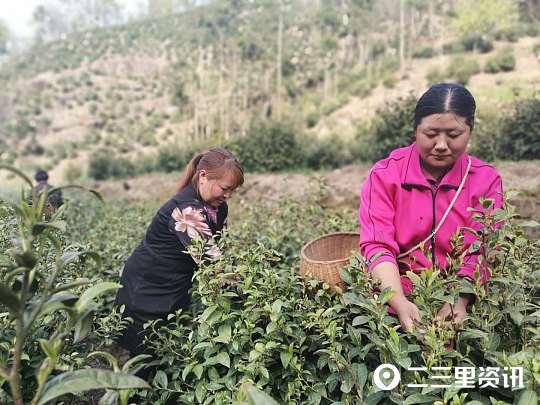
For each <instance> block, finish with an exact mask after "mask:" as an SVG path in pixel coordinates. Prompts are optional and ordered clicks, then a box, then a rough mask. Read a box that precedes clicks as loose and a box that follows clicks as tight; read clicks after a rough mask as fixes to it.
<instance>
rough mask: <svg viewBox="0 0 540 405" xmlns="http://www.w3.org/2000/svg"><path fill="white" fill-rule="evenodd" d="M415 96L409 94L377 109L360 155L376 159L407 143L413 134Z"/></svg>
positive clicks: (367, 158)
mask: <svg viewBox="0 0 540 405" xmlns="http://www.w3.org/2000/svg"><path fill="white" fill-rule="evenodd" d="M416 101H417V100H416V97H415V96H414V95H412V94H410V95H409V96H408V97H401V98H398V99H397V100H395V101H393V102H390V103H387V104H386V105H385V106H384V108H381V109H379V110H377V113H376V114H375V115H376V118H375V121H374V123H373V128H372V134H371V135H370V136H368V137H366V138H365V139H364V140H363V142H362V156H363V157H364V158H365V159H366V160H369V161H377V160H380V159H382V158H384V157H386V156H387V155H388V153H390V152H391V151H392V150H393V149H395V148H399V147H402V146H406V145H409V144H410V143H411V142H412V140H413V136H414V130H413V117H414V109H415V107H416Z"/></svg>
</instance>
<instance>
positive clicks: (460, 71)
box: [446, 56, 480, 85]
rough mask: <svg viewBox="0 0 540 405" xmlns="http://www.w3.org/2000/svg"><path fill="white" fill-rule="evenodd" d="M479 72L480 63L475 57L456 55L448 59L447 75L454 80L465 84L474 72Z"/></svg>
mask: <svg viewBox="0 0 540 405" xmlns="http://www.w3.org/2000/svg"><path fill="white" fill-rule="evenodd" d="M478 73H480V65H479V64H478V62H477V61H476V60H475V59H472V58H464V57H463V56H456V57H454V58H452V60H451V61H450V65H448V68H447V70H446V74H447V76H448V77H450V78H452V79H454V80H455V81H456V82H458V83H460V84H463V85H466V84H467V83H469V80H470V78H471V77H472V76H474V75H475V74H478Z"/></svg>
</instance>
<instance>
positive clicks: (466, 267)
mask: <svg viewBox="0 0 540 405" xmlns="http://www.w3.org/2000/svg"><path fill="white" fill-rule="evenodd" d="M475 110H476V103H475V100H474V98H473V96H472V94H471V93H470V92H469V91H468V90H467V89H466V88H465V87H463V86H461V85H459V84H453V83H440V84H436V85H434V86H432V87H431V88H429V89H428V90H427V91H426V92H425V93H424V94H423V95H422V96H421V97H420V99H419V100H418V102H417V105H416V109H415V113H414V137H415V141H414V143H412V144H411V145H410V146H407V147H404V148H399V149H396V150H394V151H392V152H391V153H390V155H389V156H388V157H387V158H386V159H383V160H381V161H379V162H377V163H376V164H375V165H374V166H373V167H372V168H371V170H370V172H369V175H368V177H367V179H366V181H365V183H364V184H363V187H362V192H361V203H360V204H361V205H360V209H359V220H360V235H361V236H360V250H361V253H362V255H363V256H364V258H365V259H366V261H367V263H368V271H369V272H370V273H371V275H372V276H373V277H374V278H375V279H376V280H378V281H379V282H380V289H381V290H383V289H385V288H387V287H389V288H391V289H392V290H393V291H394V292H395V294H394V296H393V297H392V298H391V299H390V301H389V304H390V307H391V308H390V312H393V313H394V314H397V316H398V318H399V321H400V323H401V325H402V327H403V328H404V329H405V330H411V329H412V327H413V324H414V322H415V321H419V320H420V314H419V311H418V308H417V307H416V305H415V304H414V303H413V302H411V301H410V300H409V299H408V295H409V294H410V293H411V291H412V282H411V280H410V279H409V278H407V277H406V275H405V274H406V272H407V271H409V270H411V271H413V272H416V273H418V272H421V271H422V270H424V269H426V268H431V267H436V268H438V269H441V270H442V272H441V274H443V275H444V270H445V269H447V267H448V265H449V263H448V260H447V255H448V254H450V253H451V252H452V247H451V243H450V240H451V238H452V236H453V235H454V234H455V233H456V232H458V231H459V230H460V229H461V228H463V227H469V228H473V229H479V226H480V225H479V224H478V223H476V222H475V221H473V219H472V213H471V212H469V211H468V210H467V208H469V207H473V208H477V209H480V208H481V207H480V199H481V198H482V197H484V198H489V199H493V201H494V204H493V207H494V208H499V207H501V206H502V204H503V194H502V181H501V177H500V175H499V173H498V172H497V170H496V169H495V167H493V166H492V165H490V164H488V163H486V162H483V161H481V160H480V159H477V158H476V157H474V156H470V155H469V154H468V153H467V152H466V149H467V145H468V144H469V140H470V139H471V135H472V130H473V128H474V115H475ZM463 233H464V249H465V250H464V251H466V249H468V248H469V247H470V245H471V244H472V243H473V242H474V240H475V237H474V235H473V234H472V233H470V232H467V231H466V230H465V231H464V232H463ZM422 246H423V248H424V249H421V247H422ZM424 252H425V254H424ZM477 270H478V271H479V273H480V281H482V282H483V281H485V280H486V279H488V278H489V277H490V274H489V271H488V269H487V268H486V267H485V266H484V265H483V264H481V263H479V252H476V253H467V254H466V255H465V257H464V259H463V262H462V265H461V268H460V269H459V272H458V276H461V277H467V278H469V279H473V278H475V274H476V272H477ZM473 300H474V296H473V295H467V294H463V295H460V297H459V300H458V302H457V303H456V304H455V305H454V306H452V307H451V306H450V304H448V303H445V304H444V305H443V306H442V308H441V309H440V311H439V314H438V315H439V317H440V318H441V319H448V318H450V317H451V316H452V314H453V317H454V319H453V321H455V322H460V321H461V320H462V319H463V318H464V317H465V316H466V314H467V307H468V305H469V304H471V303H472V301H473Z"/></svg>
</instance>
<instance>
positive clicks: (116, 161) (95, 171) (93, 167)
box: [88, 149, 135, 180]
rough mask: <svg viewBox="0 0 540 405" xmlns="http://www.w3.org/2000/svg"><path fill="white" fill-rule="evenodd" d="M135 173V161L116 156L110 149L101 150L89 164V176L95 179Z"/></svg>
mask: <svg viewBox="0 0 540 405" xmlns="http://www.w3.org/2000/svg"><path fill="white" fill-rule="evenodd" d="M133 174H135V173H134V166H133V163H132V162H130V161H129V160H127V159H125V158H121V157H117V156H115V155H114V154H113V153H112V152H110V151H109V150H105V149H102V150H99V151H97V152H96V154H95V155H94V156H93V157H92V159H91V160H90V162H89V165H88V176H89V177H91V178H93V179H95V180H105V179H109V178H119V177H127V176H131V175H133Z"/></svg>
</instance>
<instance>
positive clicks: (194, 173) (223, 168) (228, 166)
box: [178, 148, 244, 191]
mask: <svg viewBox="0 0 540 405" xmlns="http://www.w3.org/2000/svg"><path fill="white" fill-rule="evenodd" d="M201 170H205V171H206V172H207V173H208V176H209V178H211V179H219V178H221V177H222V176H223V175H225V174H227V173H230V174H232V176H233V182H234V184H233V188H236V187H238V186H240V185H242V184H243V183H244V169H242V165H241V164H240V161H239V160H238V159H237V158H236V156H234V155H233V154H232V153H231V152H229V151H228V150H227V149H223V148H212V149H208V150H207V151H205V152H203V153H199V154H198V155H195V156H194V157H193V159H191V161H190V162H189V163H188V165H187V166H186V168H185V170H184V174H183V175H182V178H181V179H180V183H179V184H178V191H180V190H182V189H183V188H184V187H186V186H187V185H189V184H191V185H192V186H193V187H194V188H195V190H197V182H198V180H199V172H200V171H201Z"/></svg>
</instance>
